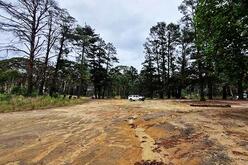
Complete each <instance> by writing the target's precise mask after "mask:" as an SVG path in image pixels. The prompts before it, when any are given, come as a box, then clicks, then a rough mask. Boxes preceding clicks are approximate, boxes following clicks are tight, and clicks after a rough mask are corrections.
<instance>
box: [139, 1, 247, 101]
mask: <svg viewBox="0 0 248 165" xmlns="http://www.w3.org/2000/svg"><path fill="white" fill-rule="evenodd" d="M179 11H180V12H181V13H182V14H183V17H182V19H181V20H180V22H179V24H174V23H170V24H166V23H165V22H159V23H157V25H155V26H153V27H152V28H151V29H150V34H149V36H148V37H147V41H146V43H145V44H144V50H145V51H144V52H145V54H146V56H145V59H146V60H145V62H144V63H143V69H142V71H141V76H143V81H144V83H143V84H144V89H146V90H145V91H144V92H145V94H146V95H147V96H149V97H154V96H155V97H160V98H164V97H165V95H167V98H171V97H172V96H173V97H176V98H182V97H183V96H182V92H183V93H184V96H185V94H186V95H187V94H190V93H195V92H196V91H198V92H199V98H200V99H201V100H205V95H207V96H208V99H213V97H214V96H221V95H222V98H223V99H227V97H228V96H232V97H234V96H238V98H239V99H243V96H244V94H243V92H244V91H245V89H247V87H248V49H247V48H248V3H247V1H245V0H240V1H234V0H231V1H227V0H220V1H215V0H210V1H205V0H184V1H183V2H182V4H181V5H180V6H179Z"/></svg>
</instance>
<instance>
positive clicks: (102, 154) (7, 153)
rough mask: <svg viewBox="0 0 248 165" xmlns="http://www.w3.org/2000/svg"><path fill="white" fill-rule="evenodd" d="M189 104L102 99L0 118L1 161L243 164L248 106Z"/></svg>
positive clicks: (247, 152)
mask: <svg viewBox="0 0 248 165" xmlns="http://www.w3.org/2000/svg"><path fill="white" fill-rule="evenodd" d="M191 103H192V102H191V101H183V102H179V101H176V100H174V101H162V100H154V101H145V102H128V101H126V100H105V101H91V102H89V103H85V104H83V105H78V106H73V107H66V108H56V109H50V110H42V111H30V112H17V113H8V114H0V164H7V165H26V164H40V165H43V164H44V165H67V164H68V165H69V164H76V165H77V164H79V165H129V164H130V165H132V164H137V165H139V164H141V165H142V164H149V162H152V161H153V164H166V165H215V164H216V165H221V164H222V165H228V164H230V165H245V164H247V163H248V102H235V101H232V102H223V104H231V105H232V108H213V107H212V108H197V107H190V106H189V105H190V104H191ZM211 104H213V102H211ZM218 104H220V102H218ZM150 164H152V163H150Z"/></svg>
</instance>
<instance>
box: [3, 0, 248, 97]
mask: <svg viewBox="0 0 248 165" xmlns="http://www.w3.org/2000/svg"><path fill="white" fill-rule="evenodd" d="M0 8H1V10H2V11H3V12H2V13H1V14H0V30H1V31H4V32H8V33H11V34H12V35H13V36H14V37H15V38H16V39H14V40H12V42H11V43H10V44H8V45H2V46H1V47H0V49H1V50H2V51H3V50H7V51H12V52H16V53H18V54H20V53H22V54H23V55H25V56H24V57H20V58H12V59H7V60H2V61H0V90H1V91H3V92H15V93H24V92H25V93H26V94H27V95H31V94H32V93H33V92H34V91H36V92H37V93H38V94H40V95H43V94H44V93H45V94H50V95H51V96H54V95H56V94H64V95H65V94H70V95H77V96H82V95H95V97H96V98H105V97H114V96H121V97H122V98H126V97H127V96H128V95H130V94H142V95H145V96H146V97H150V98H154V97H156V98H165V97H167V98H171V97H174V98H183V97H185V96H186V95H189V94H191V93H192V94H194V93H199V95H198V96H199V97H200V99H201V100H205V95H206V94H207V96H208V98H209V99H213V97H214V96H220V95H222V97H223V99H226V98H227V97H228V96H229V95H230V96H235V95H238V96H239V99H242V98H243V92H244V90H245V89H247V87H248V56H247V51H248V50H247V46H248V30H247V29H248V15H247V13H248V11H247V10H248V5H247V2H246V1H245V0H240V1H235V0H229V1H227V0H218V1H216V0H215V1H214V0H209V1H205V0H183V2H182V4H181V5H180V6H179V11H180V12H181V13H182V15H183V17H182V18H181V20H180V21H179V22H178V23H177V24H175V23H169V24H167V23H165V22H158V23H157V24H156V25H154V26H153V27H151V29H150V34H149V36H148V37H147V40H146V42H145V43H144V53H145V61H144V62H143V64H142V65H143V68H142V70H141V72H140V73H138V70H137V69H135V68H134V67H129V66H115V67H114V64H115V63H118V59H117V57H116V56H117V50H116V48H115V47H114V46H113V44H111V43H106V42H105V41H104V40H103V39H102V38H101V37H100V35H98V34H96V32H95V30H94V29H92V28H91V27H90V26H88V25H85V26H79V25H77V24H76V20H75V19H74V18H73V17H71V16H70V14H69V13H68V12H67V11H66V10H65V9H61V8H59V7H58V4H57V3H56V1H53V0H17V1H16V3H8V2H4V1H1V0H0Z"/></svg>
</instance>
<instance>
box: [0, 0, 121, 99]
mask: <svg viewBox="0 0 248 165" xmlns="http://www.w3.org/2000/svg"><path fill="white" fill-rule="evenodd" d="M0 8H1V13H2V14H1V16H0V30H1V31H5V32H9V33H11V34H12V35H13V36H14V37H15V40H13V41H12V42H11V43H10V44H8V45H4V46H1V51H3V50H6V51H12V52H15V53H16V54H22V55H23V58H12V59H8V60H3V61H1V67H0V69H1V70H0V71H1V74H0V75H1V78H0V81H1V90H2V92H11V91H14V92H16V91H21V92H19V93H22V91H25V92H24V94H26V95H28V96H31V95H33V94H34V93H36V94H39V95H43V94H44V93H45V94H49V95H50V96H56V95H58V94H64V95H66V94H70V95H77V96H82V95H85V94H86V92H87V89H88V87H89V86H90V85H92V86H93V87H94V91H93V93H94V95H95V97H96V98H104V95H105V93H107V92H106V90H107V89H109V88H110V87H109V86H110V85H111V83H110V82H109V81H110V71H111V69H112V66H113V63H117V62H118V59H117V58H116V54H117V52H116V48H115V47H114V45H113V44H112V43H106V42H105V41H104V40H103V39H102V38H101V37H100V35H99V34H97V33H96V32H95V30H94V29H92V28H91V27H90V26H88V25H85V26H80V25H77V24H76V20H75V19H74V18H73V17H72V16H71V15H70V14H69V12H68V11H67V10H66V9H62V8H60V7H59V6H58V4H57V2H56V1H53V0H25V1H24V0H16V1H14V2H8V1H0ZM2 53H3V52H2ZM74 59H76V60H74Z"/></svg>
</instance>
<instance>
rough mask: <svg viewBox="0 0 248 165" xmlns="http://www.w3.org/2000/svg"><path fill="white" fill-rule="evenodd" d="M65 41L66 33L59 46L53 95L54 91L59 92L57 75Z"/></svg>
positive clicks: (53, 81) (51, 92)
mask: <svg viewBox="0 0 248 165" xmlns="http://www.w3.org/2000/svg"><path fill="white" fill-rule="evenodd" d="M64 42H65V34H63V36H62V38H61V40H60V48H59V53H58V58H57V63H56V66H55V71H54V75H53V79H52V84H51V88H50V92H49V95H50V96H51V97H52V96H53V94H54V92H57V87H56V81H57V76H58V71H59V69H60V65H61V64H60V63H61V58H62V54H63V47H64Z"/></svg>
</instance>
